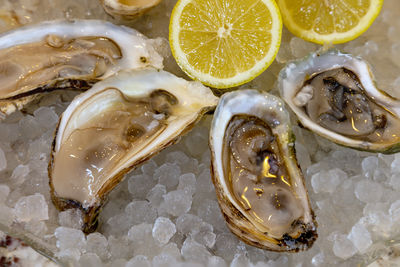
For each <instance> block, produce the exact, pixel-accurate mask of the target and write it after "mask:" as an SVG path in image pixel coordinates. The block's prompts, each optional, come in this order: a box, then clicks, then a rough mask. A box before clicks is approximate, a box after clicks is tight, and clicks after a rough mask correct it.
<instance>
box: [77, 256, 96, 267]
mask: <svg viewBox="0 0 400 267" xmlns="http://www.w3.org/2000/svg"><path fill="white" fill-rule="evenodd" d="M79 263H80V265H81V266H85V267H99V266H102V264H101V260H100V258H99V256H98V255H96V254H95V253H85V254H83V255H82V256H81V258H80V259H79Z"/></svg>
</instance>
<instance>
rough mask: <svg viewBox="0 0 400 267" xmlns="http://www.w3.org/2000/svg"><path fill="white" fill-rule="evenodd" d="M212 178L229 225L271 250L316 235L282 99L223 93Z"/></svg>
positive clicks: (296, 247) (298, 245)
mask: <svg viewBox="0 0 400 267" xmlns="http://www.w3.org/2000/svg"><path fill="white" fill-rule="evenodd" d="M210 149H211V156H212V169H213V170H212V178H213V182H214V185H215V190H216V192H217V198H218V201H219V204H220V208H221V211H222V213H223V215H224V217H225V219H226V222H227V224H228V226H229V228H230V230H231V231H232V232H233V233H234V234H235V235H237V236H238V237H239V238H240V239H242V240H243V241H244V242H246V243H248V244H250V245H253V246H256V247H259V248H263V249H268V250H274V251H288V252H297V251H300V250H305V249H308V248H310V247H311V246H312V244H313V242H314V241H315V239H316V238H317V233H316V222H315V220H314V213H313V211H312V210H311V207H310V203H309V200H308V195H307V191H306V188H305V186H304V179H303V175H302V172H301V170H300V168H299V167H298V164H297V160H296V155H295V149H294V136H293V134H292V132H291V128H290V125H289V116H288V113H287V111H286V110H285V107H284V104H283V102H282V101H281V100H280V99H279V98H278V97H275V96H273V95H270V94H261V93H258V92H257V91H254V90H245V91H238V92H232V93H227V94H225V95H223V96H222V97H221V100H220V102H219V104H218V107H217V109H216V112H215V115H214V119H213V122H212V126H211V133H210Z"/></svg>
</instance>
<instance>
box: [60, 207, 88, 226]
mask: <svg viewBox="0 0 400 267" xmlns="http://www.w3.org/2000/svg"><path fill="white" fill-rule="evenodd" d="M58 223H59V224H60V225H61V226H65V227H69V228H75V229H82V226H83V219H82V211H81V210H80V209H68V210H65V211H61V212H60V213H58Z"/></svg>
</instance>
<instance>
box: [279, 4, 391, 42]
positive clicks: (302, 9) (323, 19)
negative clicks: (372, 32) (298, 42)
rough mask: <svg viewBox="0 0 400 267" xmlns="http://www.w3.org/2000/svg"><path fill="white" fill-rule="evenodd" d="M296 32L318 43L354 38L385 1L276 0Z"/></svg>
mask: <svg viewBox="0 0 400 267" xmlns="http://www.w3.org/2000/svg"><path fill="white" fill-rule="evenodd" d="M277 2H278V5H279V8H280V10H281V14H282V17H283V23H284V24H285V26H286V27H287V28H288V29H289V31H291V32H292V33H293V34H294V35H296V36H298V37H300V38H302V39H304V40H307V41H310V42H314V43H318V44H324V43H333V44H339V43H344V42H348V41H351V40H353V39H355V38H357V37H358V36H360V35H361V34H362V33H363V32H365V31H366V30H367V29H368V28H369V27H370V26H371V24H372V23H373V22H374V20H375V18H376V17H377V16H378V14H379V12H380V10H381V8H382V4H383V0H277Z"/></svg>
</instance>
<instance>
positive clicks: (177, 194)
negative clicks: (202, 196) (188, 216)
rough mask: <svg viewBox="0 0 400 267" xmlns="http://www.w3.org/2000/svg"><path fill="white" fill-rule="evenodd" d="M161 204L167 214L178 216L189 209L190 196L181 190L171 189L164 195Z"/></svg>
mask: <svg viewBox="0 0 400 267" xmlns="http://www.w3.org/2000/svg"><path fill="white" fill-rule="evenodd" d="M162 205H163V206H164V207H165V209H166V211H167V213H168V214H171V215H172V216H179V215H181V214H184V213H186V212H188V211H189V210H190V207H191V206H192V197H191V196H189V195H187V194H186V193H185V191H182V190H175V191H171V192H169V193H168V194H166V195H164V202H163V203H162Z"/></svg>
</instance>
